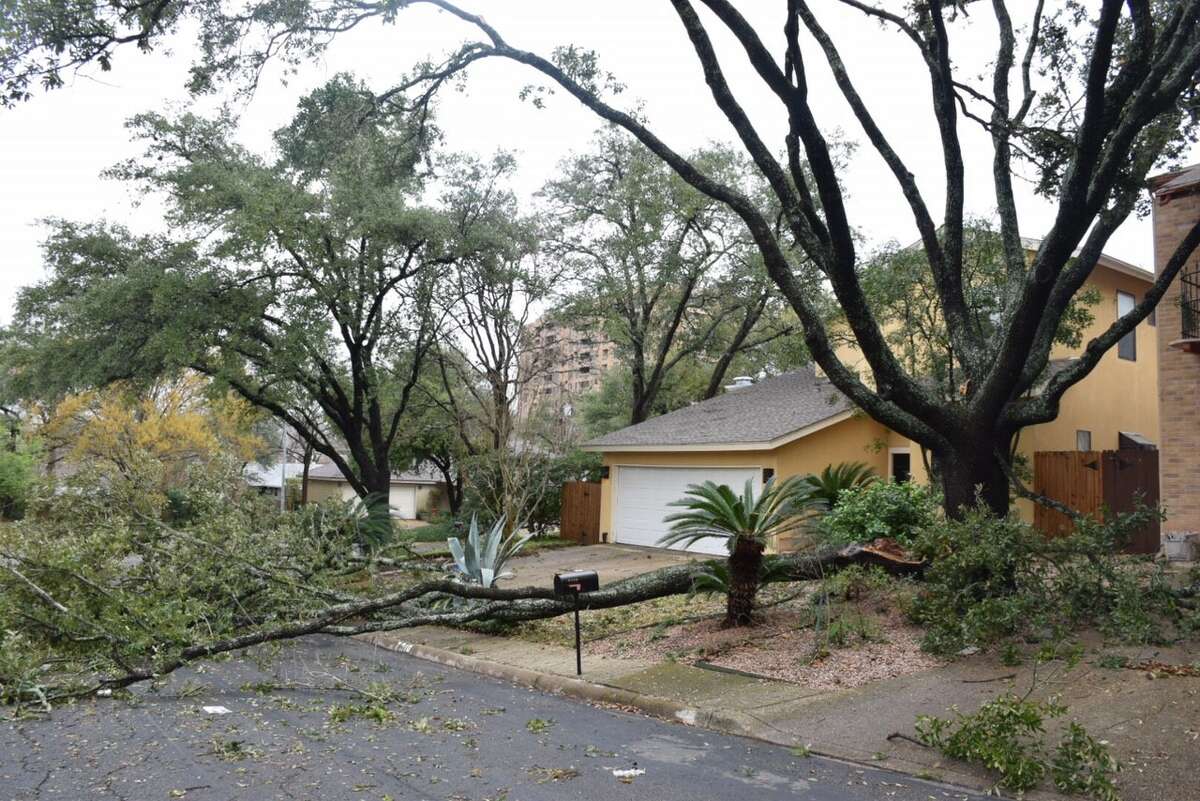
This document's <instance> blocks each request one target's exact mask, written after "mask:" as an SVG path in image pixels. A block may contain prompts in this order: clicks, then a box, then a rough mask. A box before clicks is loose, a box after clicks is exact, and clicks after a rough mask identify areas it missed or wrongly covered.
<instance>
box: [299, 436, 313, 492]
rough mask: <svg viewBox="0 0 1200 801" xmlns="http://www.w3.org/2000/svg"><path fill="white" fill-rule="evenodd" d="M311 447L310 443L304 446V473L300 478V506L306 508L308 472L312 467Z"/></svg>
mask: <svg viewBox="0 0 1200 801" xmlns="http://www.w3.org/2000/svg"><path fill="white" fill-rule="evenodd" d="M312 460H313V446H312V444H311V443H307V442H306V443H305V444H304V472H303V474H302V475H301V476H300V505H301V506H308V472H309V469H310V468H311V467H312Z"/></svg>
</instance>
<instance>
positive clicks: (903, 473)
mask: <svg viewBox="0 0 1200 801" xmlns="http://www.w3.org/2000/svg"><path fill="white" fill-rule="evenodd" d="M888 455H889V457H890V459H889V464H888V473H889V475H890V477H891V479H892V481H894V482H896V483H897V484H905V483H907V482H908V481H909V480H911V479H912V452H911V451H909V449H908V448H897V449H895V450H892V451H890V452H889V454H888Z"/></svg>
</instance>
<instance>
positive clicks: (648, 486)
mask: <svg viewBox="0 0 1200 801" xmlns="http://www.w3.org/2000/svg"><path fill="white" fill-rule="evenodd" d="M1036 244H1037V243H1036V242H1032V241H1031V242H1029V243H1027V246H1029V247H1030V248H1031V249H1032V248H1035V247H1036ZM1152 281H1153V275H1152V274H1151V273H1149V272H1147V271H1145V270H1142V269H1140V268H1138V267H1135V266H1134V265H1131V264H1127V263H1125V262H1123V261H1120V260H1118V259H1113V258H1110V257H1108V256H1102V257H1101V259H1100V261H1099V263H1098V264H1097V266H1096V269H1095V270H1094V271H1093V273H1092V275H1091V277H1090V279H1089V282H1088V283H1089V284H1090V285H1091V286H1092V287H1094V288H1095V289H1097V290H1098V291H1099V293H1100V297H1101V301H1100V303H1099V304H1098V305H1096V306H1095V307H1093V308H1092V310H1091V311H1092V313H1093V314H1094V316H1095V320H1094V321H1093V323H1092V325H1091V326H1090V327H1089V329H1088V330H1087V331H1085V332H1084V336H1083V341H1084V342H1087V341H1088V340H1089V339H1091V338H1092V337H1094V336H1096V335H1097V334H1098V333H1099V332H1100V331H1103V330H1104V329H1105V328H1107V327H1108V326H1109V325H1111V324H1112V323H1113V321H1114V320H1116V319H1117V317H1118V316H1119V315H1121V314H1124V313H1126V312H1127V311H1128V310H1129V309H1130V308H1131V307H1132V305H1133V303H1135V302H1136V301H1138V300H1141V299H1142V297H1144V295H1145V293H1146V291H1147V290H1148V289H1149V288H1150V285H1151V283H1152ZM1153 326H1154V321H1153V320H1148V321H1146V322H1144V323H1143V324H1141V325H1139V326H1138V327H1137V329H1135V330H1134V331H1133V332H1132V333H1131V334H1129V335H1128V336H1127V337H1126V338H1125V340H1123V341H1122V343H1121V345H1120V346H1119V347H1115V348H1113V349H1112V350H1111V351H1110V352H1109V353H1106V354H1105V355H1104V357H1103V358H1102V359H1101V361H1100V364H1099V365H1097V367H1096V369H1094V370H1093V371H1092V372H1091V373H1090V374H1089V375H1088V376H1087V378H1085V379H1084V380H1083V381H1082V382H1080V383H1079V384H1078V385H1077V386H1075V387H1073V388H1072V389H1070V390H1069V391H1068V392H1067V394H1066V395H1065V396H1064V398H1063V401H1062V406H1061V410H1060V413H1059V416H1058V418H1057V419H1056V420H1054V421H1053V422H1050V423H1045V424H1043V425H1038V426H1032V427H1030V428H1027V429H1025V430H1024V431H1023V432H1022V433H1021V438H1020V442H1019V451H1020V453H1021V454H1022V455H1023V456H1025V457H1026V458H1028V459H1029V463H1030V464H1031V465H1032V464H1033V459H1032V458H1031V457H1032V455H1033V453H1034V452H1035V451H1067V450H1080V451H1092V450H1106V449H1116V448H1118V447H1119V444H1120V442H1121V441H1122V435H1124V436H1125V438H1126V439H1130V438H1131V437H1132V438H1133V439H1137V440H1138V441H1141V442H1144V443H1146V444H1147V445H1148V446H1151V447H1152V445H1153V443H1154V442H1156V441H1157V439H1158V433H1159V424H1158V423H1159V421H1158V390H1157V366H1158V355H1159V351H1158V349H1157V348H1155V347H1153V346H1152V343H1153V342H1154V338H1155V330H1154V328H1153ZM1176 335H1177V334H1176ZM1139 339H1140V340H1141V342H1140V343H1139ZM1139 344H1140V345H1141V346H1140V347H1139ZM1077 353H1078V351H1072V350H1071V349H1068V348H1066V347H1058V348H1055V351H1054V353H1053V354H1052V355H1053V357H1054V359H1053V361H1052V362H1051V365H1050V369H1051V370H1055V369H1061V368H1062V367H1063V366H1064V365H1066V364H1069V363H1070V360H1071V359H1072V357H1074V356H1076V355H1077ZM841 356H842V359H843V362H844V363H846V364H849V365H851V366H852V367H853V366H854V357H855V354H854V353H851V352H846V353H843V354H841ZM1193 358H1194V357H1193ZM1189 367H1194V365H1189ZM1192 386H1194V384H1193V385H1192ZM1195 397H1196V396H1195V394H1192V395H1190V396H1188V403H1190V404H1192V407H1191V408H1192V411H1191V412H1190V414H1191V415H1192V416H1191V417H1190V418H1189V420H1190V423H1191V425H1192V426H1193V427H1192V429H1191V431H1192V432H1195V431H1198V430H1200V427H1197V426H1196V425H1195V412H1194V409H1195ZM1193 441H1194V436H1193ZM584 449H585V450H589V451H594V452H599V453H600V454H602V457H603V464H604V466H605V478H604V479H603V480H602V481H601V491H600V492H601V500H600V532H601V538H602V540H603V541H606V542H619V543H629V544H634V545H657V543H658V540H659V538H660V537H662V536H663V534H665V533H666V531H667V525H666V524H665V523H664V522H663V518H664V517H665V516H666V515H667V514H669V513H671V512H672V511H678V510H676V509H672V508H670V507H669V506H668V504H670V503H671V502H672V501H675V500H678V499H679V498H681V497H682V496H683V495H684V492H685V491H686V489H687V486H688V485H689V484H696V483H700V482H703V481H715V482H717V483H719V484H728V485H729V486H731V487H733V488H735V489H740V488H741V487H742V486H744V485H745V483H746V481H747V480H749V481H750V482H751V483H752V484H753V485H754V486H755V488H756V490H757V488H760V487H761V486H762V484H763V483H764V482H765V481H766V480H767V479H768V478H770V477H771V476H779V477H780V478H787V477H789V476H794V475H802V474H807V473H814V472H818V471H820V470H821V469H822V468H824V467H826V466H827V465H830V464H836V463H838V462H851V461H854V462H865V463H867V464H868V465H870V467H871V468H872V469H874V470H875V472H876V473H878V474H879V475H880V476H882V477H884V478H886V479H890V480H894V481H909V480H912V481H919V482H925V481H927V475H926V471H925V468H924V462H923V459H922V457H921V450H920V446H919V445H918V444H916V443H914V442H912V441H911V440H909V439H908V438H907V437H905V436H902V435H900V434H898V433H896V432H894V431H890V430H889V429H888V428H886V427H885V426H883V425H881V424H880V423H877V422H876V421H875V420H873V419H871V418H870V417H868V416H866V415H865V414H863V413H862V412H861V411H859V410H858V409H857V408H856V407H855V406H854V404H853V403H851V402H850V400H849V399H848V398H846V397H845V396H844V395H842V394H841V393H840V392H839V391H838V390H837V389H836V388H835V387H834V386H833V385H832V384H831V383H830V382H829V381H828V380H826V379H825V378H824V377H823V376H822V375H820V374H819V373H817V372H814V371H812V370H807V371H801V372H795V373H787V374H785V375H781V376H777V377H775V378H768V379H766V380H763V381H760V382H759V383H757V384H752V383H749V382H745V381H741V382H736V383H735V384H734V385H733V386H731V387H728V388H727V391H726V393H725V394H723V395H719V396H717V397H715V398H712V399H710V400H706V401H702V402H700V403H696V404H693V405H691V406H688V407H686V408H683V409H679V410H678V411H675V412H671V413H670V414H665V415H662V416H661V417H655V418H651V419H650V420H647V421H645V422H643V423H639V424H637V425H633V426H629V427H627V428H623V429H621V430H619V431H614V432H613V433H611V434H607V435H605V436H603V437H599V438H597V439H594V440H591V441H590V442H587V443H585V445H584ZM1195 452H1196V450H1195V449H1193V450H1192V451H1190V453H1193V454H1194V453H1195ZM1189 475H1194V474H1189ZM1017 510H1018V511H1019V513H1020V514H1021V516H1022V517H1023V518H1025V519H1026V520H1030V521H1032V520H1033V516H1034V511H1033V505H1032V504H1031V503H1029V502H1028V501H1025V500H1021V501H1019V502H1018V503H1017ZM777 545H778V547H779V548H780V549H781V550H786V549H787V548H788V547H789V543H778V544H777ZM691 550H696V551H701V552H708V553H724V552H725V544H724V542H723V541H720V540H715V539H705V540H700V541H699V542H697V543H695V544H693V545H692V546H691Z"/></svg>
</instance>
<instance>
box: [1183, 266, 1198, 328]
mask: <svg viewBox="0 0 1200 801" xmlns="http://www.w3.org/2000/svg"><path fill="white" fill-rule="evenodd" d="M1179 284H1180V286H1179V288H1180V293H1179V311H1180V313H1181V317H1182V323H1183V324H1182V328H1183V330H1182V331H1181V334H1182V335H1183V339H1185V340H1186V339H1200V267H1192V268H1191V269H1190V270H1188V271H1187V272H1186V273H1184V274H1183V275H1182V276H1181V277H1180V279H1179Z"/></svg>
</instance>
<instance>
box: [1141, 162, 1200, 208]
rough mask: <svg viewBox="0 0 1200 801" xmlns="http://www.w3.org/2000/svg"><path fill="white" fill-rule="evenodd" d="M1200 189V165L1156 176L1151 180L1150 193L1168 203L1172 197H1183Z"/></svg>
mask: <svg viewBox="0 0 1200 801" xmlns="http://www.w3.org/2000/svg"><path fill="white" fill-rule="evenodd" d="M1197 189H1200V164H1193V165H1192V166H1190V167H1184V168H1183V169H1182V170H1178V171H1176V172H1169V173H1166V174H1164V175H1156V176H1155V177H1153V178H1151V179H1150V191H1151V192H1152V193H1153V194H1154V196H1155V197H1156V198H1158V199H1159V200H1161V201H1164V202H1165V201H1166V200H1167V198H1169V197H1171V196H1172V195H1183V194H1187V193H1188V192H1195V191H1197Z"/></svg>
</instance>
